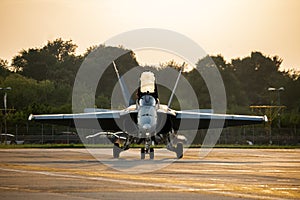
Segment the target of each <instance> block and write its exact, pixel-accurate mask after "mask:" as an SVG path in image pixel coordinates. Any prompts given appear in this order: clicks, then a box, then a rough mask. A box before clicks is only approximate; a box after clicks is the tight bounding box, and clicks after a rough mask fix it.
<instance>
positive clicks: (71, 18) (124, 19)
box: [0, 0, 300, 70]
mask: <svg viewBox="0 0 300 200" xmlns="http://www.w3.org/2000/svg"><path fill="white" fill-rule="evenodd" d="M0 24H1V37H0V58H1V59H6V60H8V61H10V60H11V59H12V58H13V56H15V55H17V53H18V52H19V51H20V50H22V49H28V48H31V47H41V46H43V45H45V44H46V43H47V41H48V40H54V39H56V38H59V37H61V38H63V39H65V40H68V39H72V40H73V41H74V43H75V44H77V45H78V52H77V53H83V52H84V51H85V50H86V48H88V47H89V46H92V45H96V44H101V43H103V42H104V41H106V40H107V39H109V38H110V37H112V36H114V35H117V34H119V33H122V32H125V31H130V30H133V29H138V28H163V29H169V30H172V31H176V32H178V33H181V34H183V35H186V36H187V37H189V38H190V39H192V40H194V41H196V42H197V43H198V44H199V45H200V46H202V47H203V48H204V50H205V51H206V52H207V53H208V54H212V55H216V54H222V55H223V56H224V57H225V58H226V59H227V60H228V61H229V60H230V59H231V58H236V57H245V56H248V55H250V52H251V51H261V52H262V53H264V54H265V55H270V56H275V55H278V56H279V57H281V58H282V59H283V64H282V66H283V67H284V68H294V69H297V70H300V1H299V0H205V1H201V0H200V1H199V0H198V1H197V0H195V1H192V0H185V1H176V0H164V1H159V0H151V1H143V0H126V1H125V0H119V1H118V0H1V1H0ZM137 58H138V61H140V62H143V63H145V62H151V61H150V60H151V59H153V58H152V57H151V55H149V54H145V55H142V54H141V55H140V56H139V55H137ZM155 62H156V61H155ZM157 62H158V61H157Z"/></svg>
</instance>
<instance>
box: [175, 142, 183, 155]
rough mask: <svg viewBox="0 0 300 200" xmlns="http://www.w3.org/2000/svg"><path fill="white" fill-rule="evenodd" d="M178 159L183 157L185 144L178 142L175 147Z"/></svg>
mask: <svg viewBox="0 0 300 200" xmlns="http://www.w3.org/2000/svg"><path fill="white" fill-rule="evenodd" d="M175 152H176V156H177V159H181V158H182V157H183V144H182V143H178V144H177V147H176V149H175Z"/></svg>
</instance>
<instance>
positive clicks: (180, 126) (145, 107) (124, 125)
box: [29, 62, 267, 159]
mask: <svg viewBox="0 0 300 200" xmlns="http://www.w3.org/2000/svg"><path fill="white" fill-rule="evenodd" d="M113 66H114V68H115V72H116V74H117V77H118V79H119V83H120V86H121V90H122V93H123V96H124V98H128V94H126V86H125V84H124V82H123V81H122V77H120V75H119V73H118V70H117V67H116V65H115V63H114V62H113ZM181 72H182V69H181V70H180V72H179V75H178V78H177V80H176V83H175V86H174V88H173V91H172V94H171V97H170V100H169V102H168V105H163V104H160V101H159V98H158V91H157V84H156V81H155V75H154V73H153V72H151V71H144V72H142V73H141V75H140V80H139V88H138V90H137V98H136V102H135V103H134V104H132V105H130V106H128V107H127V108H125V109H123V110H107V109H86V111H85V112H84V113H76V114H51V115H33V114H31V115H30V116H29V120H34V121H37V122H44V123H51V124H63V125H68V126H73V127H74V126H75V125H76V127H77V128H78V127H79V128H91V129H94V128H97V127H95V125H94V123H91V121H93V120H94V121H95V120H96V121H97V123H98V125H100V127H101V129H102V130H101V131H102V133H100V134H95V135H92V136H88V137H95V136H99V135H106V136H107V138H108V139H109V140H110V141H111V142H112V143H113V144H114V146H113V157H114V158H119V156H120V153H121V152H122V151H125V150H128V149H129V147H130V145H131V144H139V145H142V146H143V147H142V148H141V159H145V155H146V154H149V157H150V159H154V148H153V147H154V146H155V145H159V144H163V145H166V147H167V149H168V150H170V151H172V152H175V153H176V156H177V158H178V159H180V158H182V157H183V143H184V142H185V140H186V138H185V137H184V136H183V135H179V134H178V130H180V131H181V130H190V129H196V130H199V129H207V128H209V127H210V128H211V127H212V128H223V127H228V126H240V125H250V124H260V123H264V122H266V121H267V118H266V116H248V115H229V114H215V113H207V112H202V111H201V110H180V111H177V110H173V109H171V108H170V104H171V101H172V98H173V95H174V90H175V89H176V87H177V84H178V80H179V77H180V74H181ZM125 96H127V97H125ZM212 121H214V122H217V123H214V124H215V125H214V126H210V123H211V122H212ZM218 122H222V123H218Z"/></svg>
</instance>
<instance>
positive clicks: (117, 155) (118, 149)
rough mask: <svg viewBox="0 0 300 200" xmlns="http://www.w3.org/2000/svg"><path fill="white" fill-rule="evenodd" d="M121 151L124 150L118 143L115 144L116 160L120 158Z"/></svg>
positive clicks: (114, 155)
mask: <svg viewBox="0 0 300 200" xmlns="http://www.w3.org/2000/svg"><path fill="white" fill-rule="evenodd" d="M121 151H122V149H121V148H120V145H119V144H118V143H114V147H113V157H114V158H119V157H120V153H121Z"/></svg>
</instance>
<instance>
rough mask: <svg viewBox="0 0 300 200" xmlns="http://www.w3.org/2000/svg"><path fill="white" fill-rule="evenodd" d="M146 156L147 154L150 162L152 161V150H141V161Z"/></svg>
mask: <svg viewBox="0 0 300 200" xmlns="http://www.w3.org/2000/svg"><path fill="white" fill-rule="evenodd" d="M146 154H149V157H150V159H151V160H153V159H154V148H149V149H148V148H141V160H144V159H145V157H146Z"/></svg>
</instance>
